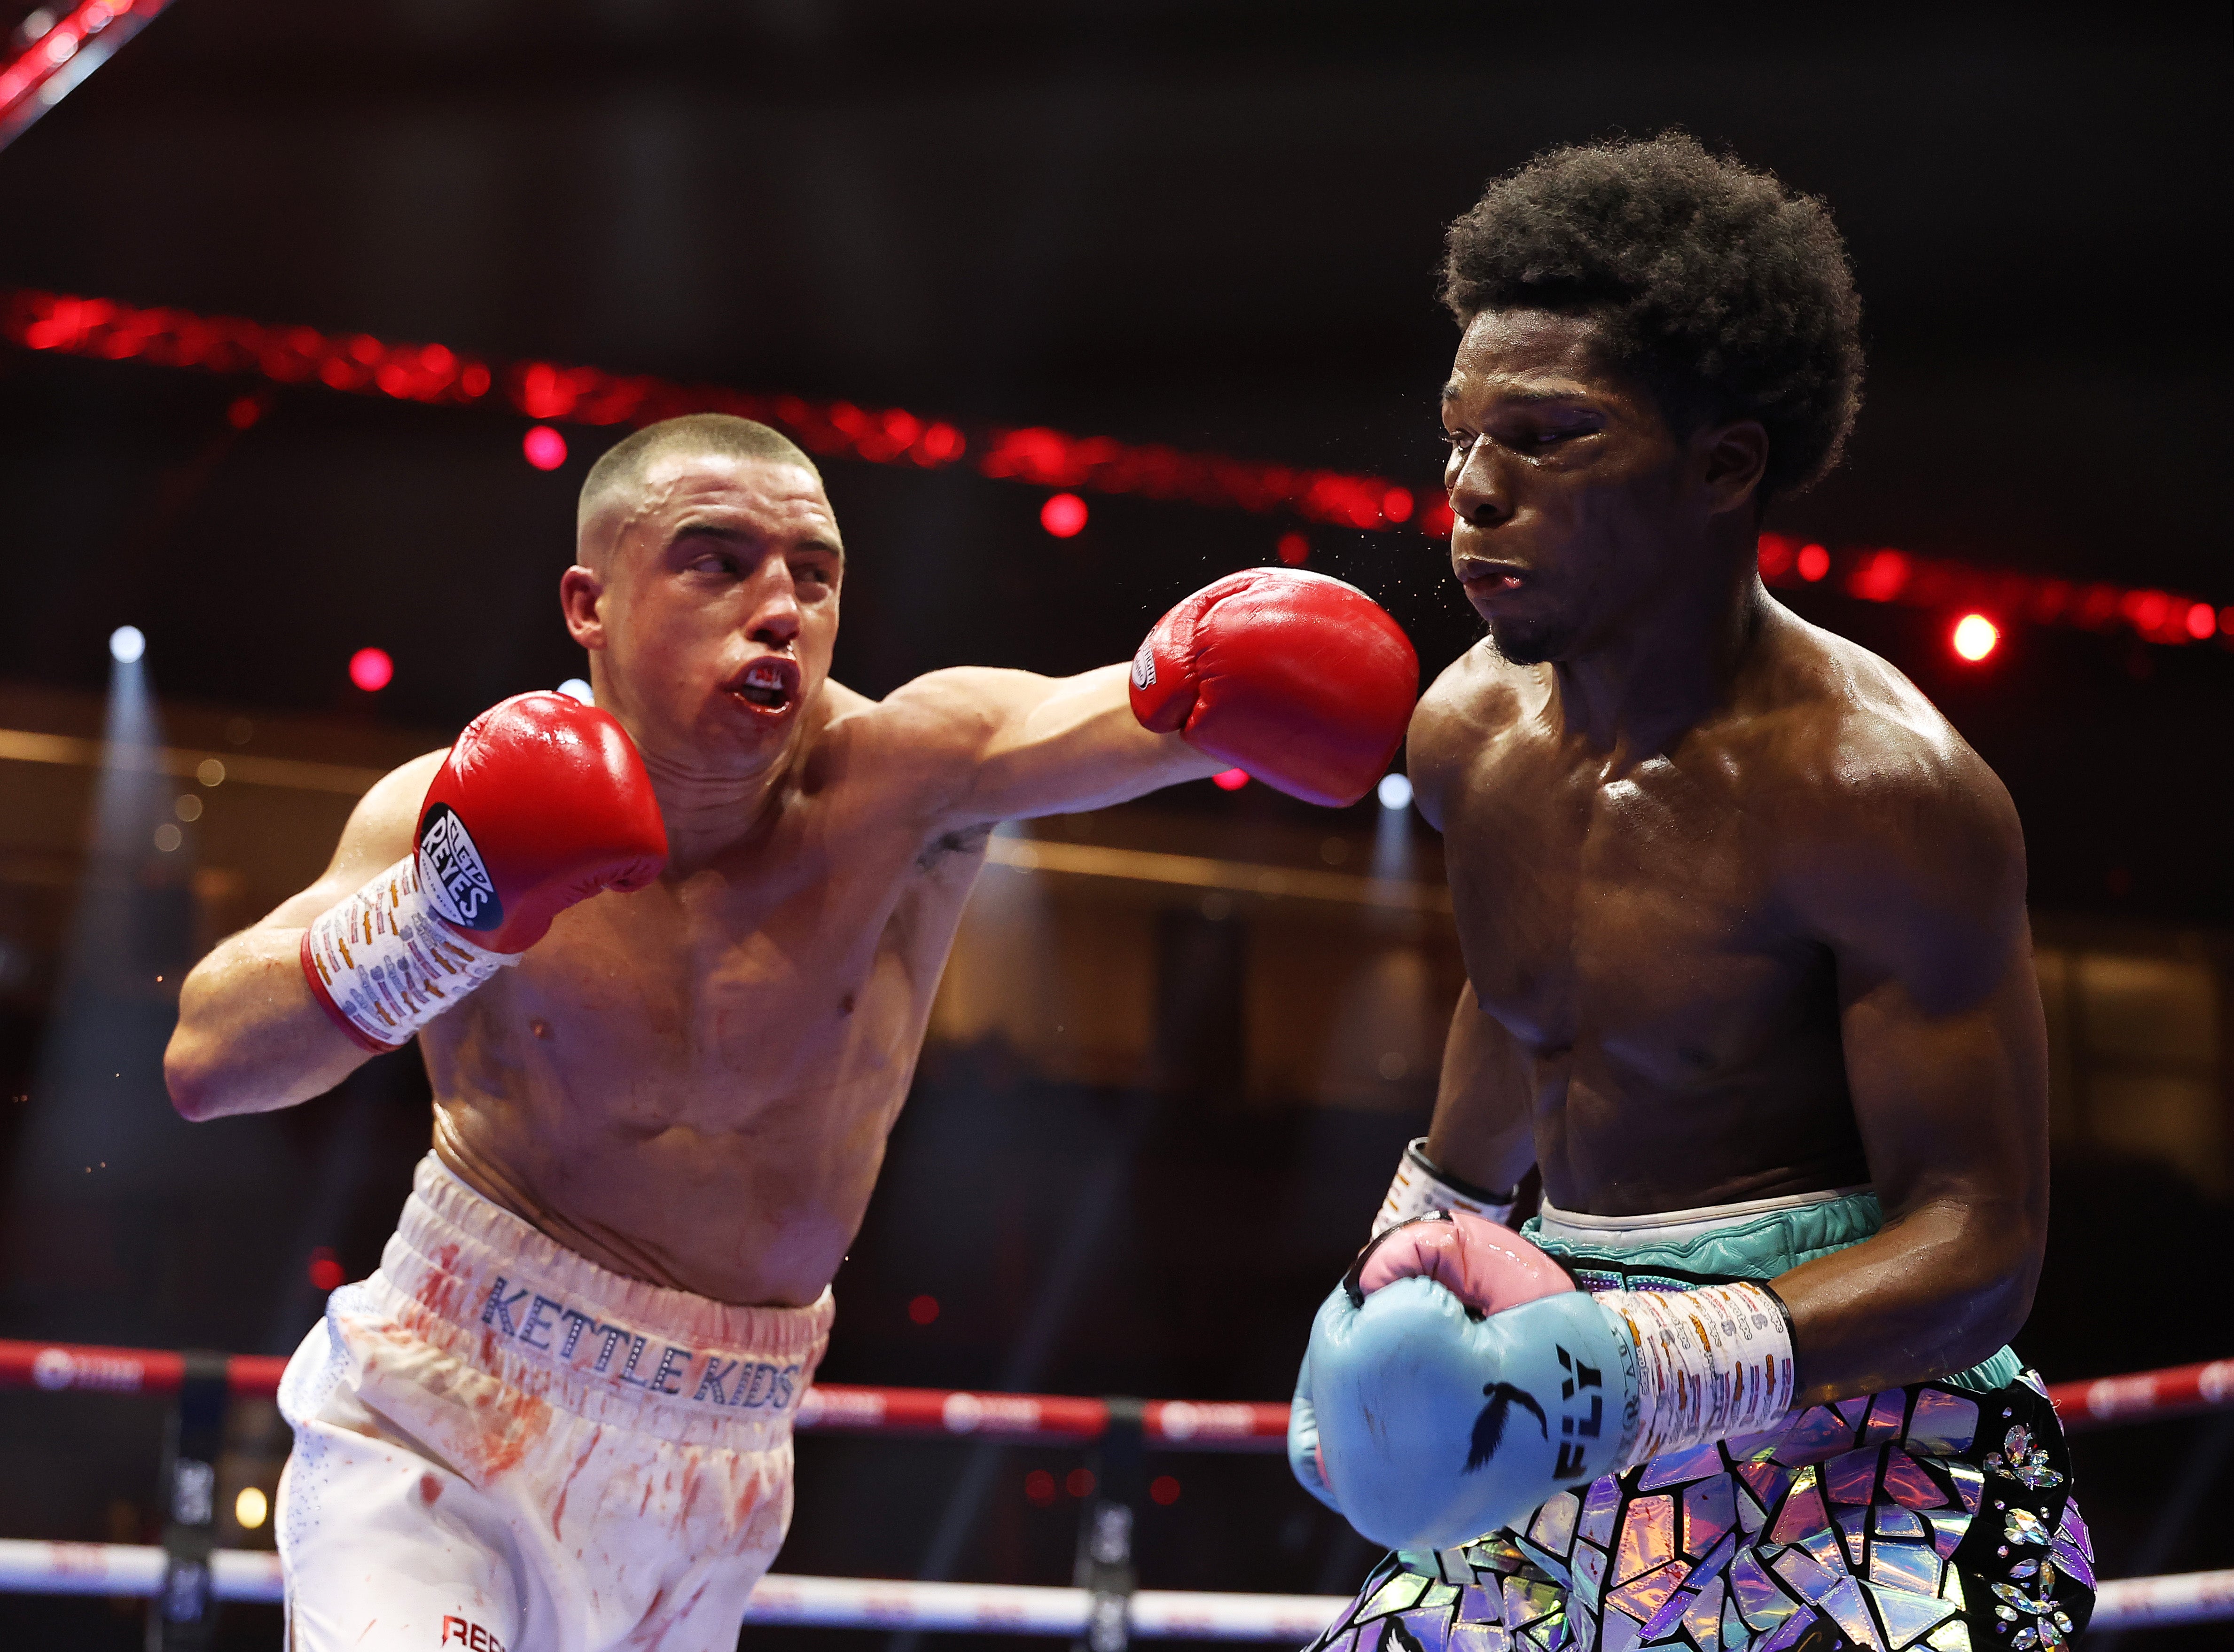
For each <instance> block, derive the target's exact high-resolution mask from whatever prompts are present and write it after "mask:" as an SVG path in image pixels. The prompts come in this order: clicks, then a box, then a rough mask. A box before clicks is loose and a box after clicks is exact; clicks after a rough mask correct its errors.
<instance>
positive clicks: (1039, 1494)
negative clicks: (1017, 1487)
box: [1024, 1468, 1055, 1508]
mask: <svg viewBox="0 0 2234 1652" xmlns="http://www.w3.org/2000/svg"><path fill="white" fill-rule="evenodd" d="M1024 1495H1025V1496H1026V1497H1028V1498H1029V1499H1031V1500H1032V1501H1033V1502H1034V1503H1036V1504H1037V1505H1039V1506H1040V1507H1042V1508H1045V1507H1047V1505H1048V1504H1050V1503H1052V1502H1054V1501H1055V1476H1054V1475H1052V1474H1050V1473H1048V1472H1047V1470H1045V1469H1043V1468H1035V1469H1034V1470H1033V1471H1032V1472H1030V1473H1029V1474H1027V1475H1025V1476H1024Z"/></svg>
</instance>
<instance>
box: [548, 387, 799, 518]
mask: <svg viewBox="0 0 2234 1652" xmlns="http://www.w3.org/2000/svg"><path fill="white" fill-rule="evenodd" d="M681 450H688V451H689V452H691V453H695V454H713V455H715V457H718V458H723V459H754V460H765V461H767V462H768V463H771V464H777V465H797V466H799V467H800V468H801V469H803V470H805V471H807V473H809V474H811V475H813V477H814V478H815V479H816V480H820V479H821V476H822V472H821V471H820V469H819V468H818V467H816V465H815V463H814V461H813V460H812V459H809V458H808V457H807V454H806V451H805V449H803V448H801V447H800V445H799V444H798V443H797V442H795V441H793V440H792V439H791V438H790V437H788V436H787V435H785V434H783V433H782V432H781V430H776V429H774V428H771V427H769V426H768V425H764V424H761V423H760V422H759V421H757V420H753V419H740V418H739V417H737V416H736V415H735V414H732V413H686V414H684V415H683V416H682V417H681V418H677V419H662V420H661V421H659V422H658V423H657V424H648V425H646V426H644V428H643V429H641V430H639V431H637V432H636V433H635V434H632V435H629V436H625V437H624V438H623V439H622V440H620V441H617V442H615V443H614V444H613V445H612V446H611V447H608V448H607V449H606V450H605V451H604V453H603V454H600V455H599V456H598V462H597V463H596V464H594V465H592V466H591V467H590V473H589V474H588V475H587V476H586V477H585V478H583V480H582V496H581V500H580V502H579V503H578V505H577V506H576V507H575V512H574V525H575V532H577V534H579V533H580V532H582V531H583V530H585V529H586V528H587V527H588V526H589V525H590V522H591V519H592V518H594V517H595V516H596V515H597V513H598V510H599V508H600V507H602V506H604V502H605V501H606V500H608V499H610V498H611V497H612V496H613V495H614V494H616V493H624V492H627V491H630V490H632V489H635V488H638V487H641V486H643V474H644V472H645V471H646V470H647V469H648V468H649V467H650V464H651V461H652V460H655V459H656V458H658V457H659V456H660V455H661V454H670V453H675V452H677V451H681Z"/></svg>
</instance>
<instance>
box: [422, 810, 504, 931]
mask: <svg viewBox="0 0 2234 1652" xmlns="http://www.w3.org/2000/svg"><path fill="white" fill-rule="evenodd" d="M419 856H420V859H421V861H422V862H423V863H424V864H423V868H422V870H421V873H420V882H421V884H422V885H424V886H425V888H426V890H427V893H428V898H430V899H432V900H433V901H434V910H435V911H438V912H440V913H441V915H442V916H443V917H446V918H447V919H449V920H450V922H451V923H453V924H456V925H457V926H458V927H459V928H460V929H461V930H482V931H487V930H496V929H501V928H502V927H503V926H504V903H503V902H502V901H501V900H500V899H498V898H497V892H496V883H495V880H494V879H493V878H490V876H489V875H488V868H487V866H486V865H483V864H482V862H481V852H480V849H478V848H477V847H475V846H474V838H473V833H470V832H467V830H466V823H465V822H464V821H463V820H461V819H458V813H457V811H456V810H455V809H453V808H452V807H451V806H449V805H448V804H447V803H436V804H434V805H432V806H429V807H428V810H427V814H426V818H425V819H422V820H421V821H420V823H419Z"/></svg>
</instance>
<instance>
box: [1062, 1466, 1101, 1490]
mask: <svg viewBox="0 0 2234 1652" xmlns="http://www.w3.org/2000/svg"><path fill="white" fill-rule="evenodd" d="M1062 1489H1063V1490H1064V1491H1066V1492H1069V1493H1070V1494H1071V1495H1072V1496H1073V1497H1092V1496H1093V1495H1094V1471H1093V1470H1092V1469H1090V1468H1074V1469H1072V1470H1071V1471H1070V1472H1069V1473H1068V1474H1066V1475H1064V1476H1063V1477H1062Z"/></svg>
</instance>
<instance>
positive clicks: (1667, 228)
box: [1441, 132, 1862, 504]
mask: <svg viewBox="0 0 2234 1652" xmlns="http://www.w3.org/2000/svg"><path fill="white" fill-rule="evenodd" d="M1441 297H1442V300H1443V302H1444V303H1445V304H1447V305H1448V306H1449V307H1450V310H1451V313H1452V314H1453V315H1454V316H1456V317H1458V321H1459V324H1460V326H1461V327H1463V326H1465V325H1466V323H1468V322H1470V321H1472V320H1473V317H1475V316H1477V315H1479V314H1480V313H1481V312H1482V311H1483V310H1553V311H1564V312H1568V313H1578V314H1584V315H1588V316H1590V317H1593V318H1594V319H1595V320H1596V321H1597V323H1598V327H1599V332H1600V336H1601V337H1602V339H1603V341H1604V347H1605V349H1606V351H1607V356H1608V360H1607V362H1606V365H1607V366H1608V367H1610V368H1611V369H1614V370H1615V371H1617V372H1622V373H1625V374H1628V375H1633V376H1634V377H1635V378H1636V380H1637V381H1638V382H1641V383H1642V384H1643V386H1644V387H1645V388H1646V389H1649V391H1650V392H1651V394H1652V395H1653V397H1654V400H1655V401H1656V403H1657V404H1658V406H1659V408H1660V410H1661V413H1662V416H1663V417H1665V418H1666V419H1667V420H1668V422H1669V425H1670V427H1672V428H1675V429H1676V431H1677V433H1678V434H1683V435H1688V434H1690V433H1691V432H1693V431H1695V430H1696V429H1698V428H1701V427H1702V425H1704V424H1707V423H1708V422H1715V423H1721V422H1724V421H1731V420H1736V419H1756V420H1758V421H1760V424H1761V425H1762V427H1763V428H1765V429H1766V430H1767V432H1768V461H1767V471H1766V473H1765V474H1764V475H1763V477H1762V479H1761V493H1760V498H1761V500H1762V502H1763V503H1764V504H1765V503H1766V502H1767V500H1768V499H1769V498H1770V497H1771V496H1773V495H1778V494H1785V493H1797V492H1799V491H1800V490H1801V489H1803V488H1805V487H1807V486H1810V485H1812V484H1813V483H1814V482H1815V481H1817V480H1819V479H1820V478H1821V477H1822V476H1823V475H1824V473H1826V472H1827V471H1829V470H1830V468H1831V467H1832V466H1833V465H1835V464H1837V463H1838V460H1839V449H1840V448H1841V447H1843V446H1844V444H1845V440H1846V433H1847V431H1848V430H1850V429H1851V428H1852V426H1853V422H1854V414H1855V412H1856V410H1857V409H1858V408H1859V407H1860V406H1861V400H1862V345H1861V300H1860V299H1859V298H1858V297H1857V296H1856V295H1855V292H1854V275H1853V268H1852V264H1850V263H1849V262H1848V260H1847V257H1846V248H1845V243H1844V242H1843V241H1842V240H1841V239H1840V238H1839V232H1838V231H1837V229H1836V228H1835V227H1833V225H1832V222H1831V215H1830V212H1829V211H1828V209H1827V208H1826V207H1825V206H1824V204H1823V203H1822V202H1821V201H1819V200H1817V199H1814V198H1813V197H1812V196H1807V195H1800V194H1795V193H1793V192H1792V191H1790V190H1787V189H1786V188H1785V187H1784V186H1783V185H1782V184H1780V182H1778V181H1777V180H1776V179H1774V178H1773V177H1772V176H1770V175H1769V174H1768V173H1765V172H1756V171H1754V170H1753V169H1752V168H1750V167H1745V166H1742V165H1741V164H1740V163H1739V162H1737V161H1735V160H1728V159H1724V158H1722V157H1719V156H1716V155H1713V154H1710V153H1708V151H1707V150H1706V149H1705V148H1704V147H1702V145H1701V144H1700V143H1699V141H1698V140H1696V139H1695V138H1693V137H1691V136H1690V135H1689V134H1686V133H1682V132H1667V133H1662V134H1661V135H1660V136H1658V137H1656V138H1649V139H1642V140H1619V141H1616V142H1610V143H1603V144H1591V145H1587V146H1574V147H1565V148H1558V149H1552V150H1549V151H1547V152H1545V153H1543V154H1540V155H1538V157H1536V159H1535V160H1532V161H1530V162H1529V163H1528V164H1527V165H1525V166H1524V167H1520V168H1519V169H1518V170H1517V171H1514V172H1511V173H1506V174H1505V175H1504V176H1503V177H1501V178H1499V179H1496V180H1493V182H1492V183H1491V184H1490V186H1489V187H1488V189H1487V190H1486V192H1485V193H1483V195H1482V198H1481V199H1480V201H1478V202H1476V203H1475V205H1474V206H1473V210H1472V211H1471V212H1467V213H1466V214H1465V215H1464V216H1463V217H1461V218H1460V219H1458V220H1457V221H1456V222H1455V223H1453V225H1451V227H1450V231H1449V233H1448V236H1447V242H1446V252H1445V255H1444V258H1443V267H1442V291H1441Z"/></svg>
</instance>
